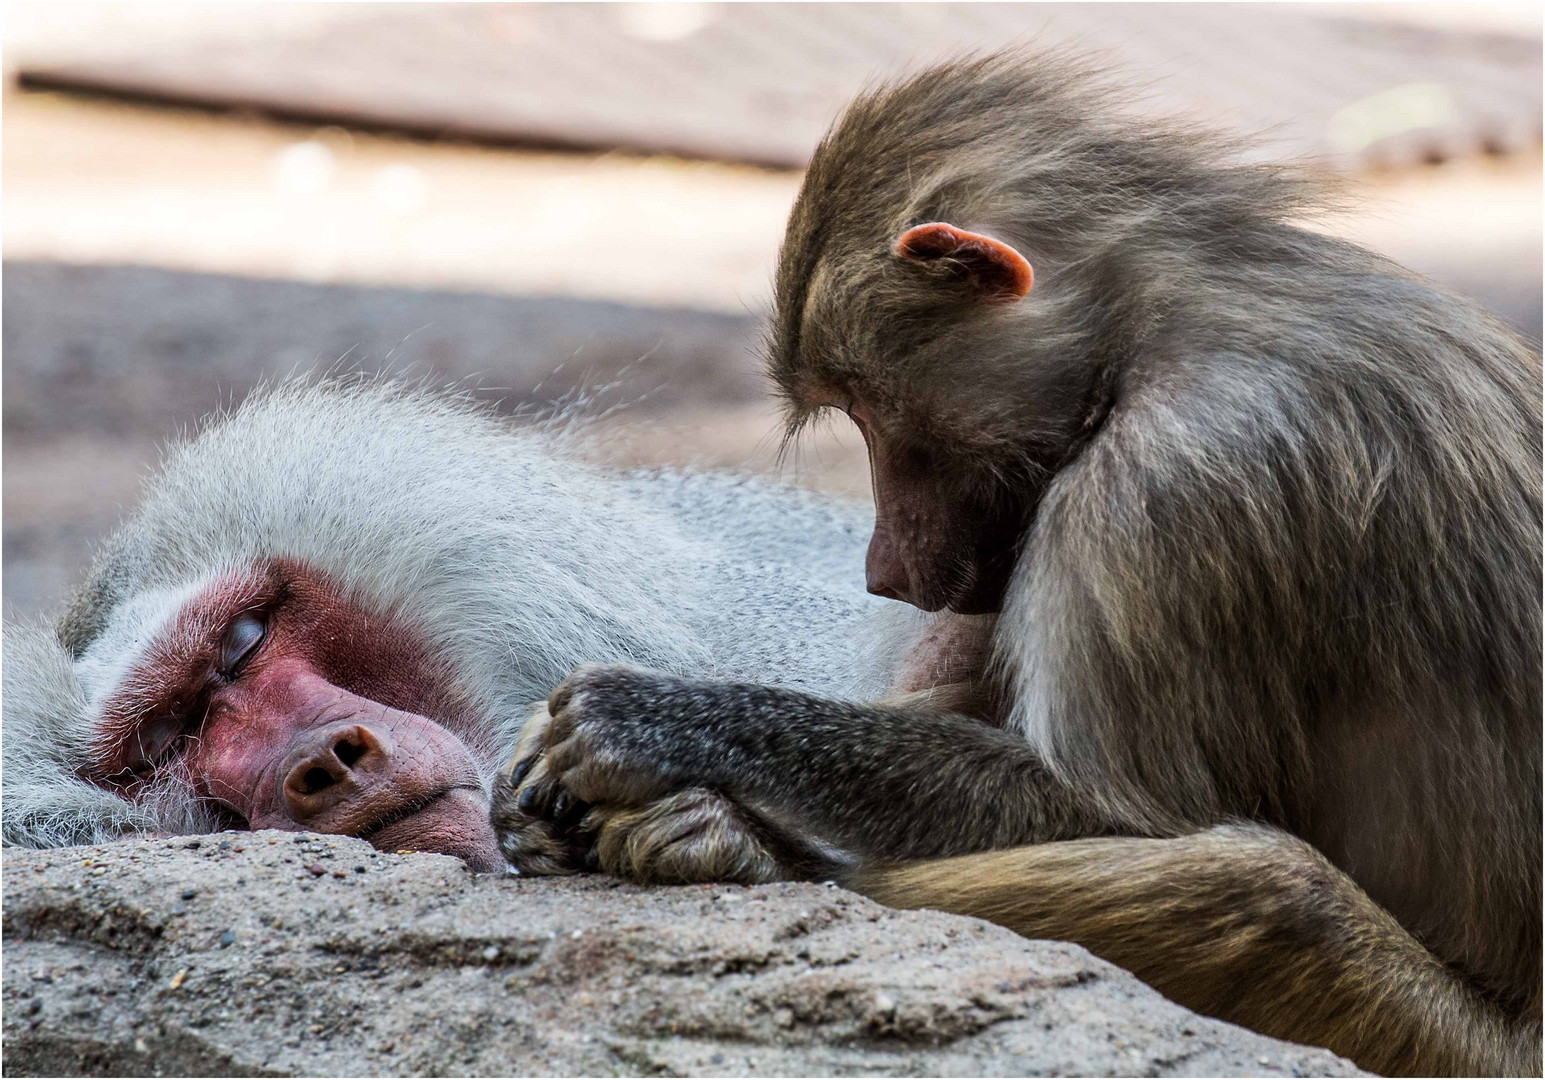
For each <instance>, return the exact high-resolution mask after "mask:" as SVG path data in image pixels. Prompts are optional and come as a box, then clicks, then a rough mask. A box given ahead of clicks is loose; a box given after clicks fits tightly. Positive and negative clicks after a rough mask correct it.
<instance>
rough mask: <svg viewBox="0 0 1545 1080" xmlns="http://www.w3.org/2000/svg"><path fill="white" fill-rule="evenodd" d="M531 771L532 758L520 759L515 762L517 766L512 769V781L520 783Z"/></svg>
mask: <svg viewBox="0 0 1545 1080" xmlns="http://www.w3.org/2000/svg"><path fill="white" fill-rule="evenodd" d="M530 771H531V759H530V758H522V759H521V760H520V761H517V762H516V763H515V767H514V768H513V769H511V770H510V783H512V784H516V785H519V783H520V782H521V781H522V780H524V779H525V778H526V774H527V773H528V772H530Z"/></svg>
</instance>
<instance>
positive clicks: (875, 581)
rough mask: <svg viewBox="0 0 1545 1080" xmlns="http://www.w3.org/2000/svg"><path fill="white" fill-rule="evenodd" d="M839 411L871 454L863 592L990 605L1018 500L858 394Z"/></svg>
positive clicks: (998, 592)
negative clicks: (871, 510) (870, 526)
mask: <svg viewBox="0 0 1545 1080" xmlns="http://www.w3.org/2000/svg"><path fill="white" fill-rule="evenodd" d="M841 407H842V408H843V410H844V411H845V412H846V413H847V415H848V416H849V417H850V418H851V419H852V421H853V423H854V425H855V426H857V428H858V430H859V431H860V432H861V433H862V434H863V437H864V444H865V446H866V447H867V448H868V451H869V472H870V480H871V485H872V487H873V490H874V506H875V519H874V532H873V534H872V535H871V536H870V539H869V552H868V556H867V558H866V559H865V564H864V573H865V577H866V580H867V584H868V588H869V591H870V592H872V593H874V594H876V595H877V596H886V597H889V598H891V599H893V600H902V601H905V602H906V603H909V604H912V605H913V606H915V607H918V608H921V609H922V610H924V611H938V610H940V609H941V608H948V609H949V610H951V611H955V612H959V613H961V614H965V615H980V614H986V613H989V612H994V611H997V610H998V609H999V607H1000V606H1001V604H1002V602H1003V594H1004V592H1005V590H1006V589H1007V587H1008V580H1009V574H1010V572H1011V571H1012V570H1013V568H1014V550H1015V545H1016V542H1017V540H1018V536H1019V533H1020V531H1021V529H1022V528H1023V513H1022V507H1021V502H1020V500H1017V499H1015V498H1013V497H1012V496H1011V494H1010V493H1009V492H1008V491H1007V490H1001V491H1000V490H995V487H994V485H992V484H989V483H984V482H983V478H982V477H980V476H974V475H972V467H971V464H970V463H969V462H962V461H959V460H954V459H952V458H950V457H949V456H948V455H946V454H944V453H943V452H941V451H940V450H938V449H936V448H934V447H931V446H930V445H929V443H928V441H927V440H926V439H923V438H919V437H917V434H916V433H915V432H908V431H907V430H905V425H904V424H898V423H896V422H895V420H894V419H893V418H888V417H884V416H882V415H880V414H879V411H878V410H877V409H876V408H874V407H873V406H871V405H870V404H869V403H868V402H866V401H865V400H864V399H863V398H862V397H859V396H856V395H855V396H852V397H850V398H849V399H848V400H846V401H844V402H843V403H842V405H841Z"/></svg>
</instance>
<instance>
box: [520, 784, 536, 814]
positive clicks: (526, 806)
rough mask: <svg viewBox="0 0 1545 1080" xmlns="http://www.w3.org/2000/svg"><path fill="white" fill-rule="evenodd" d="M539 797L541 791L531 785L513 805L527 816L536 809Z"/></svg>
mask: <svg viewBox="0 0 1545 1080" xmlns="http://www.w3.org/2000/svg"><path fill="white" fill-rule="evenodd" d="M541 797H542V793H541V791H539V790H538V788H537V786H536V785H535V784H533V785H532V786H531V787H528V788H526V789H525V790H524V791H522V792H521V793H520V796H519V797H518V798H517V799H516V800H515V805H516V807H517V808H519V809H520V810H521V811H522V812H524V813H527V814H529V813H530V812H531V811H532V810H534V809H536V804H537V800H539V799H540V798H541Z"/></svg>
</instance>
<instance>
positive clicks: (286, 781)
mask: <svg viewBox="0 0 1545 1080" xmlns="http://www.w3.org/2000/svg"><path fill="white" fill-rule="evenodd" d="M295 742H296V743H298V744H299V745H297V746H295V747H294V748H293V749H292V750H291V751H290V754H289V756H288V757H287V758H286V759H285V761H284V764H283V765H281V766H280V768H279V770H278V773H279V775H278V778H277V779H278V781H279V784H280V790H279V800H278V801H279V802H281V803H282V804H283V806H284V808H285V809H286V810H287V811H288V812H289V816H290V818H291V820H293V821H294V822H295V824H297V825H301V826H304V827H306V828H314V829H318V830H321V831H326V832H333V831H337V830H335V829H332V828H329V825H330V824H331V823H332V822H334V821H336V820H337V819H339V818H340V817H353V816H355V815H356V813H357V812H358V811H359V810H360V809H361V801H362V800H364V801H370V798H371V795H372V789H373V788H374V789H379V788H380V787H381V786H382V784H383V782H385V783H389V782H390V781H391V773H392V769H393V766H394V764H395V762H394V760H393V754H394V751H395V749H396V746H395V744H394V743H393V741H392V738H391V735H390V734H388V733H387V732H386V731H384V730H382V729H372V728H370V727H367V726H366V725H364V724H351V723H343V724H329V725H327V726H325V727H321V728H316V729H314V730H312V731H308V732H305V733H303V734H302V735H300V736H299V737H298V738H297V739H296V740H295ZM377 794H379V793H377Z"/></svg>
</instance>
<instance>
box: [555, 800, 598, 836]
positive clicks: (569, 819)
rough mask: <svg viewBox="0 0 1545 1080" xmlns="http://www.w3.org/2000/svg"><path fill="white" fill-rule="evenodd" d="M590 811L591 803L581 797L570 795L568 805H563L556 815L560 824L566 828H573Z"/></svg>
mask: <svg viewBox="0 0 1545 1080" xmlns="http://www.w3.org/2000/svg"><path fill="white" fill-rule="evenodd" d="M588 813H590V804H589V803H587V802H582V801H580V800H579V799H576V798H573V797H572V796H570V797H569V803H568V805H567V806H564V807H561V808H560V809H559V810H558V811H557V813H556V814H555V815H554V816H555V817H556V818H557V821H558V824H559V826H560V827H562V828H564V829H572V828H574V826H576V825H578V824H579V823H580V822H582V821H584V820H585V815H586V814H588Z"/></svg>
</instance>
